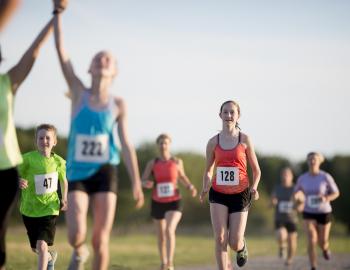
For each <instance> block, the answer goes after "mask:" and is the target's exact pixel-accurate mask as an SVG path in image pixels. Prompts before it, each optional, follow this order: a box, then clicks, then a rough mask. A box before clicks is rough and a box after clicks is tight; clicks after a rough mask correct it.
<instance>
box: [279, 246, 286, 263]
mask: <svg viewBox="0 0 350 270" xmlns="http://www.w3.org/2000/svg"><path fill="white" fill-rule="evenodd" d="M278 257H280V258H281V259H284V260H285V259H287V248H286V247H280V249H279V252H278Z"/></svg>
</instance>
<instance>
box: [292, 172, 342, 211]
mask: <svg viewBox="0 0 350 270" xmlns="http://www.w3.org/2000/svg"><path fill="white" fill-rule="evenodd" d="M299 190H301V191H303V192H304V194H305V208H304V212H306V213H311V214H326V213H330V212H332V206H331V204H330V202H322V201H321V196H323V195H329V194H332V193H336V192H339V189H338V186H337V184H336V183H335V181H334V179H333V177H332V176H331V175H330V174H329V173H326V172H325V171H322V170H321V171H320V172H319V173H318V174H316V175H312V174H310V173H309V172H306V173H304V174H302V175H301V176H299V178H298V181H297V184H296V185H295V188H294V191H299Z"/></svg>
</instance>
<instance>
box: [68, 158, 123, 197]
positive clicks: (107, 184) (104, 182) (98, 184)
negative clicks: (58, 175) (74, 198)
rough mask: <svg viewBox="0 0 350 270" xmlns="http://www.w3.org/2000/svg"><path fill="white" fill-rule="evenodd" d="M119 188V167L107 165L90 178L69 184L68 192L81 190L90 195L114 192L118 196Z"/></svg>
mask: <svg viewBox="0 0 350 270" xmlns="http://www.w3.org/2000/svg"><path fill="white" fill-rule="evenodd" d="M68 181H69V179H68ZM117 186H118V176H117V166H115V165H111V164H106V165H103V166H102V167H101V168H100V169H99V170H98V171H97V172H96V173H95V174H94V175H92V176H90V177H89V178H86V179H84V180H78V181H70V182H68V192H71V191H76V190H79V191H83V192H85V193H87V194H89V195H91V194H93V193H97V192H113V193H115V194H116V193H117V189H118V188H117Z"/></svg>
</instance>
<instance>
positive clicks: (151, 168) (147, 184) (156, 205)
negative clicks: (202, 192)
mask: <svg viewBox="0 0 350 270" xmlns="http://www.w3.org/2000/svg"><path fill="white" fill-rule="evenodd" d="M156 142H157V146H158V150H159V158H155V159H152V160H151V161H149V162H148V163H147V165H146V168H145V170H144V172H143V174H142V185H143V187H144V188H147V189H153V191H152V202H151V216H152V218H153V221H154V224H155V226H156V230H157V237H158V250H159V254H160V258H161V265H160V270H173V269H174V253H175V242H176V241H175V238H176V235H175V231H176V227H177V225H178V223H179V222H180V219H181V216H182V212H181V206H180V205H181V196H180V193H179V190H178V187H177V182H178V180H180V182H182V183H183V184H184V185H185V186H186V187H187V189H188V190H189V191H190V192H191V195H192V197H195V196H196V195H197V190H196V188H195V187H194V186H193V185H192V184H191V182H190V180H189V179H188V177H187V176H186V174H185V170H184V167H183V163H182V160H181V159H177V158H174V157H172V156H171V154H170V143H171V139H170V136H169V135H167V134H161V135H159V136H158V138H157V140H156ZM151 178H153V179H151Z"/></svg>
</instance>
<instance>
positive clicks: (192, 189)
mask: <svg viewBox="0 0 350 270" xmlns="http://www.w3.org/2000/svg"><path fill="white" fill-rule="evenodd" d="M177 167H178V171H179V180H180V181H181V182H182V183H183V184H184V185H185V187H186V188H187V189H188V190H189V191H190V192H191V195H192V197H196V195H197V189H196V187H195V186H194V185H192V183H191V181H190V179H188V177H187V175H186V174H185V168H184V165H183V162H182V160H181V159H179V160H178V163H177Z"/></svg>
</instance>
